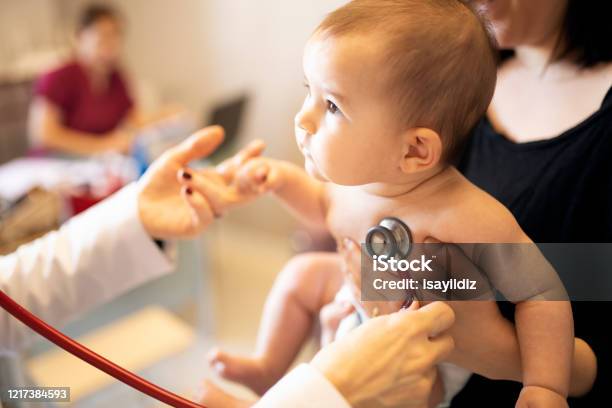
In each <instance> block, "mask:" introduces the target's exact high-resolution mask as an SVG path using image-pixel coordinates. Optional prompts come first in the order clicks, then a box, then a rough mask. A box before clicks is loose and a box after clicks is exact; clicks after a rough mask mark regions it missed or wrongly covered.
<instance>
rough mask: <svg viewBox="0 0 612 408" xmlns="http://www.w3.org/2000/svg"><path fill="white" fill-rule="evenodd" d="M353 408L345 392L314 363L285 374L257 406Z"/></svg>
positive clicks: (258, 407)
mask: <svg viewBox="0 0 612 408" xmlns="http://www.w3.org/2000/svg"><path fill="white" fill-rule="evenodd" d="M286 407H292V408H350V407H351V406H350V405H349V404H348V402H347V401H346V400H345V399H344V397H343V396H342V394H340V392H339V391H338V390H337V389H336V388H335V387H334V386H333V385H332V384H331V383H330V382H329V381H328V380H327V378H325V376H324V375H323V374H322V373H321V372H320V371H318V370H317V369H316V368H314V367H313V366H311V365H310V364H300V365H299V366H297V367H296V368H295V369H293V370H292V371H291V372H290V373H289V374H287V375H286V376H284V377H283V378H282V379H281V380H280V381H279V382H278V383H276V385H274V387H272V388H270V389H269V390H268V392H266V393H265V394H264V396H263V397H261V399H260V400H259V401H258V402H257V404H255V405H254V408H286Z"/></svg>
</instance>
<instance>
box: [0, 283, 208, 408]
mask: <svg viewBox="0 0 612 408" xmlns="http://www.w3.org/2000/svg"><path fill="white" fill-rule="evenodd" d="M0 306H2V308H3V309H4V310H6V311H7V312H9V313H10V314H11V315H13V316H14V317H15V318H17V319H18V320H20V321H21V322H22V323H23V324H25V325H26V326H28V327H29V328H30V329H32V330H34V331H35V332H36V333H38V334H40V335H41V336H43V337H45V338H46V339H47V340H49V341H51V342H53V343H55V344H56V345H57V346H59V347H61V348H63V349H64V350H66V351H67V352H69V353H70V354H72V355H74V356H76V357H78V358H80V359H81V360H83V361H85V362H86V363H88V364H90V365H92V366H94V367H96V368H97V369H99V370H102V371H104V372H105V373H106V374H108V375H110V376H112V377H115V378H116V379H117V380H119V381H121V382H122V383H125V384H127V385H129V386H130V387H132V388H135V389H137V390H138V391H140V392H142V393H144V394H147V395H149V396H151V397H153V398H155V399H156V400H159V401H161V402H163V403H166V404H168V405H171V406H173V407H176V408H206V407H204V406H203V405H199V404H196V403H195V402H192V401H189V400H188V399H185V398H183V397H181V396H179V395H177V394H174V393H172V392H170V391H168V390H165V389H163V388H161V387H158V386H157V385H155V384H153V383H151V382H149V381H147V380H145V379H144V378H142V377H139V376H138V375H136V374H134V373H132V372H130V371H128V370H126V369H125V368H123V367H121V366H118V365H117V364H115V363H113V362H112V361H110V360H108V359H106V358H104V357H102V356H101V355H99V354H97V353H95V352H94V351H92V350H90V349H88V348H87V347H85V346H83V345H82V344H80V343H79V342H77V341H75V340H73V339H71V338H70V337H68V336H66V335H65V334H63V333H62V332H60V331H59V330H57V329H55V328H54V327H52V326H50V325H48V324H47V323H45V322H44V321H42V320H41V319H39V318H38V317H36V316H34V315H33V314H32V313H30V312H29V311H28V310H26V309H25V308H24V307H22V306H21V305H20V304H18V303H17V302H15V301H14V300H13V299H11V298H10V297H9V296H8V295H7V294H6V293H4V292H3V291H1V290H0Z"/></svg>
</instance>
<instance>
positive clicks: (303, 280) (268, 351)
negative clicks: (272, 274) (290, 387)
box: [209, 252, 343, 395]
mask: <svg viewBox="0 0 612 408" xmlns="http://www.w3.org/2000/svg"><path fill="white" fill-rule="evenodd" d="M341 266H342V260H341V258H340V256H339V255H338V254H336V253H328V252H321V253H311V254H303V255H298V256H296V257H294V258H293V259H291V260H290V261H289V262H288V263H287V265H285V267H284V268H283V270H282V271H281V272H280V274H279V276H278V277H277V279H276V281H275V282H274V286H273V287H272V290H271V291H270V294H269V295H268V299H267V300H266V304H265V307H264V312H263V316H262V321H261V325H260V328H259V334H258V338H257V346H256V350H255V353H254V354H253V355H252V356H250V357H241V356H236V355H232V354H229V353H226V352H223V351H220V350H215V351H213V352H212V353H211V354H210V358H209V359H210V363H211V365H212V367H213V368H214V369H215V370H216V371H217V372H218V373H219V374H220V375H221V376H223V377H225V378H226V379H228V380H232V381H237V382H239V383H242V384H244V385H246V386H247V387H249V388H251V389H252V390H253V391H254V392H256V393H257V394H259V395H261V394H263V393H265V392H266V391H267V390H268V389H269V388H270V387H271V386H272V385H273V384H274V383H276V381H278V380H279V379H280V378H281V377H282V376H283V375H284V374H285V372H286V371H287V369H288V368H289V366H290V365H291V363H292V362H293V360H294V359H295V357H296V356H297V354H298V352H299V351H300V349H301V347H302V345H303V344H304V341H305V340H306V339H307V338H308V335H309V334H310V333H311V330H312V325H313V322H314V321H315V320H316V319H317V318H318V314H319V310H320V309H321V308H322V307H323V306H324V305H325V304H327V303H329V302H331V301H332V300H333V299H334V296H335V294H336V292H338V290H339V289H340V287H341V286H342V282H343V275H342V269H341Z"/></svg>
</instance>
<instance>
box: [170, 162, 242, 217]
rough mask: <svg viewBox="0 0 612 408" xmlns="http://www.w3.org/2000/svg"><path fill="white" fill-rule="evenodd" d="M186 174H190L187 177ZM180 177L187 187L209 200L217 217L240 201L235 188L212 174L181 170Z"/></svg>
mask: <svg viewBox="0 0 612 408" xmlns="http://www.w3.org/2000/svg"><path fill="white" fill-rule="evenodd" d="M186 174H188V176H187V177H186ZM178 179H179V181H180V183H181V184H183V186H185V187H189V188H190V189H191V190H192V191H193V192H197V193H199V194H201V195H202V197H203V198H204V199H205V200H206V201H207V202H208V204H209V205H210V208H211V209H212V212H213V214H214V215H215V217H220V216H221V215H223V213H224V212H225V211H226V210H227V209H229V208H230V207H232V206H234V205H235V204H237V203H238V202H240V197H238V194H237V193H236V191H235V189H234V188H232V187H230V186H227V185H225V184H223V183H222V182H221V181H220V180H215V179H214V178H213V177H212V175H207V174H205V173H202V172H194V171H186V170H181V171H179V176H178Z"/></svg>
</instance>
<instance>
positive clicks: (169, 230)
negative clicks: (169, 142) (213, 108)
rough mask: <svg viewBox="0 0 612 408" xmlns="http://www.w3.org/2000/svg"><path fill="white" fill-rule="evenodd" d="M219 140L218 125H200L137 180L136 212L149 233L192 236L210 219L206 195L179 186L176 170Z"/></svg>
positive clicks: (183, 236) (157, 236)
mask: <svg viewBox="0 0 612 408" xmlns="http://www.w3.org/2000/svg"><path fill="white" fill-rule="evenodd" d="M222 141H223V129H222V128H221V127H219V126H211V127H207V128H204V129H202V130H200V131H198V132H196V133H195V134H193V135H192V136H191V137H189V138H188V139H187V140H185V141H184V142H182V143H181V144H179V145H178V146H176V147H173V148H171V149H169V150H168V151H166V152H165V153H164V154H163V155H162V156H160V157H159V158H158V159H157V160H155V162H154V163H153V164H152V165H151V167H150V168H149V169H148V170H147V172H146V173H145V174H144V175H143V176H142V178H141V179H140V180H139V181H138V186H139V190H140V191H139V193H138V213H139V216H140V220H141V222H142V225H143V226H144V228H145V230H146V231H147V232H148V233H149V234H150V235H151V236H152V237H154V238H161V239H168V238H187V237H193V236H196V235H198V234H199V233H200V232H202V231H203V230H204V229H205V228H206V227H207V226H208V225H209V224H210V223H211V222H212V221H213V220H214V214H213V211H212V209H211V207H210V205H209V203H208V199H207V198H205V197H203V196H202V195H201V194H199V193H197V192H194V191H192V190H189V189H188V188H187V187H184V186H181V185H180V183H179V182H178V181H177V173H178V172H179V171H180V170H181V169H182V168H184V167H185V166H187V165H188V164H189V162H191V161H193V160H196V159H200V158H203V157H206V156H208V155H210V154H211V153H212V152H214V151H215V149H216V148H217V147H218V146H219V144H220V143H221V142H222Z"/></svg>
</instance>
